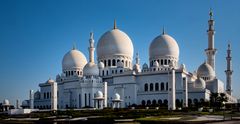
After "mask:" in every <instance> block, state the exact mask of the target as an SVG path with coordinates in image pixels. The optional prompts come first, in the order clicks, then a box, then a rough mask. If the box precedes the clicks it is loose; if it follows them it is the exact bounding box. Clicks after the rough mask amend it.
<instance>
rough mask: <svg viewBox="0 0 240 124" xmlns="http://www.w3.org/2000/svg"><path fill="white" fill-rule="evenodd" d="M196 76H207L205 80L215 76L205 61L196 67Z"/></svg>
mask: <svg viewBox="0 0 240 124" xmlns="http://www.w3.org/2000/svg"><path fill="white" fill-rule="evenodd" d="M197 76H198V77H201V78H203V79H206V78H209V79H206V80H213V79H214V78H215V72H214V70H213V68H212V67H211V66H210V65H209V64H207V62H204V63H203V64H202V65H200V66H199V67H198V70H197Z"/></svg>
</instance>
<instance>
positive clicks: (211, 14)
mask: <svg viewBox="0 0 240 124" xmlns="http://www.w3.org/2000/svg"><path fill="white" fill-rule="evenodd" d="M209 16H210V19H211V20H212V17H213V11H212V8H210V11H209Z"/></svg>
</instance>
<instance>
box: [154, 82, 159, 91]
mask: <svg viewBox="0 0 240 124" xmlns="http://www.w3.org/2000/svg"><path fill="white" fill-rule="evenodd" d="M158 90H159V84H158V83H155V91H158Z"/></svg>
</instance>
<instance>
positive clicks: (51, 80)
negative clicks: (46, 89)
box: [46, 78, 55, 84]
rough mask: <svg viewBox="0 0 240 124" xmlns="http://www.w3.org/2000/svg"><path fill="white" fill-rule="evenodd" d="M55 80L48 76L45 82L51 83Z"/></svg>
mask: <svg viewBox="0 0 240 124" xmlns="http://www.w3.org/2000/svg"><path fill="white" fill-rule="evenodd" d="M54 82H55V81H54V80H53V79H51V78H49V79H48V80H47V81H46V83H48V84H52V83H54Z"/></svg>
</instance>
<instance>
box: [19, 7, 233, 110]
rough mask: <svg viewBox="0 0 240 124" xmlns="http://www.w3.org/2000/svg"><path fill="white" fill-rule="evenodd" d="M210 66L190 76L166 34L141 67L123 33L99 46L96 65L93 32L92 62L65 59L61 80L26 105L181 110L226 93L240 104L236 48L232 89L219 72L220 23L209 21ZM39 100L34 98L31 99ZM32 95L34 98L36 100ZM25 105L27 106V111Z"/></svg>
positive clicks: (112, 33)
mask: <svg viewBox="0 0 240 124" xmlns="http://www.w3.org/2000/svg"><path fill="white" fill-rule="evenodd" d="M208 25H209V28H208V30H207V34H208V48H207V49H205V53H206V56H207V59H206V60H207V61H206V62H203V64H201V65H200V66H199V67H198V68H197V71H196V72H193V73H191V72H188V71H187V68H186V66H185V65H184V64H179V62H178V61H179V52H180V51H179V47H178V43H177V41H176V40H175V39H174V38H173V37H172V36H170V35H168V34H166V33H165V32H164V31H163V33H162V34H160V35H159V36H156V38H154V39H153V40H152V42H151V44H150V46H149V63H148V64H147V63H145V64H143V65H142V66H141V65H140V58H139V55H138V54H137V55H136V58H135V62H133V61H134V60H133V59H134V58H133V54H134V49H133V44H132V41H131V38H130V37H129V36H128V35H127V34H126V33H125V32H123V31H121V30H120V29H118V28H117V26H116V22H114V27H113V29H111V30H109V31H107V32H106V33H104V34H103V35H102V36H101V38H100V39H99V41H98V42H97V47H96V49H97V50H96V52H97V61H95V60H94V51H95V46H94V37H93V33H90V39H89V47H88V50H89V61H87V59H86V57H85V55H84V54H83V53H82V52H81V51H79V50H77V49H76V48H75V47H73V49H71V50H70V51H69V52H67V53H66V54H65V55H64V57H63V60H62V72H61V74H59V75H57V76H56V80H53V79H49V80H47V81H46V82H44V83H40V84H39V87H40V90H39V91H37V92H35V93H34V97H31V100H28V101H23V102H24V105H25V106H28V105H30V106H32V108H38V109H50V108H52V109H66V108H76V109H80V108H86V107H93V108H100V109H101V108H103V107H113V108H125V107H128V106H130V105H133V104H136V105H152V104H165V105H167V106H168V109H170V110H174V109H176V104H177V103H179V102H180V103H182V107H188V105H189V104H192V103H194V102H198V101H208V100H209V99H210V94H211V93H212V92H214V93H226V96H227V97H228V99H229V101H228V102H229V103H236V102H237V100H236V98H235V97H233V96H232V81H231V79H232V72H233V71H232V62H231V47H230V45H228V50H227V57H226V59H227V69H226V71H225V72H226V89H225V88H224V83H223V82H222V81H221V80H219V79H218V77H217V76H216V73H215V54H216V51H217V50H216V49H215V47H214V34H215V30H214V20H213V15H212V12H210V19H209V20H208ZM31 95H33V94H31ZM31 95H30V96H31ZM24 105H23V106H24Z"/></svg>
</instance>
